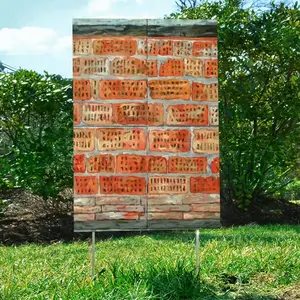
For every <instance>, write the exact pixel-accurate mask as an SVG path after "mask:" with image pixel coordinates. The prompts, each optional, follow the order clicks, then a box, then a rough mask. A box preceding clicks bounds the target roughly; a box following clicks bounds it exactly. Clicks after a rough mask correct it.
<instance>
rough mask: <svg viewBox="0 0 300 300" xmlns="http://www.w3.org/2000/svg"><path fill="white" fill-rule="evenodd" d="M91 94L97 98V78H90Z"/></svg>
mask: <svg viewBox="0 0 300 300" xmlns="http://www.w3.org/2000/svg"><path fill="white" fill-rule="evenodd" d="M91 90H92V91H91V95H92V98H93V99H95V100H98V99H99V97H98V90H99V81H98V80H91Z"/></svg>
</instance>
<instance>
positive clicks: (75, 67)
mask: <svg viewBox="0 0 300 300" xmlns="http://www.w3.org/2000/svg"><path fill="white" fill-rule="evenodd" d="M79 75H80V58H79V57H77V58H73V76H79Z"/></svg>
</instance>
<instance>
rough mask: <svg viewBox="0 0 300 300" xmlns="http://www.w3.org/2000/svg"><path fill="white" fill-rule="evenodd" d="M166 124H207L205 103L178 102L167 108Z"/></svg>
mask: <svg viewBox="0 0 300 300" xmlns="http://www.w3.org/2000/svg"><path fill="white" fill-rule="evenodd" d="M166 122H167V125H195V126H206V125H208V109H207V105H195V104H180V105H169V106H168V108H167V121H166Z"/></svg>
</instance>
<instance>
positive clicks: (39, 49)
mask: <svg viewBox="0 0 300 300" xmlns="http://www.w3.org/2000/svg"><path fill="white" fill-rule="evenodd" d="M0 11H1V17H0V61H1V62H2V63H5V64H7V65H10V66H12V67H14V68H22V69H29V70H34V71H37V72H39V73H43V71H44V70H46V71H47V72H49V73H52V74H60V75H62V76H63V77H67V78H71V77H72V19H73V18H134V19H145V18H149V19H153V18H163V17H164V16H165V15H169V14H170V13H172V12H174V11H176V5H175V0H0Z"/></svg>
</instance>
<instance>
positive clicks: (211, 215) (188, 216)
mask: <svg viewBox="0 0 300 300" xmlns="http://www.w3.org/2000/svg"><path fill="white" fill-rule="evenodd" d="M183 218H184V220H194V219H216V218H218V219H219V218H220V213H215V212H186V213H183Z"/></svg>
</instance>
